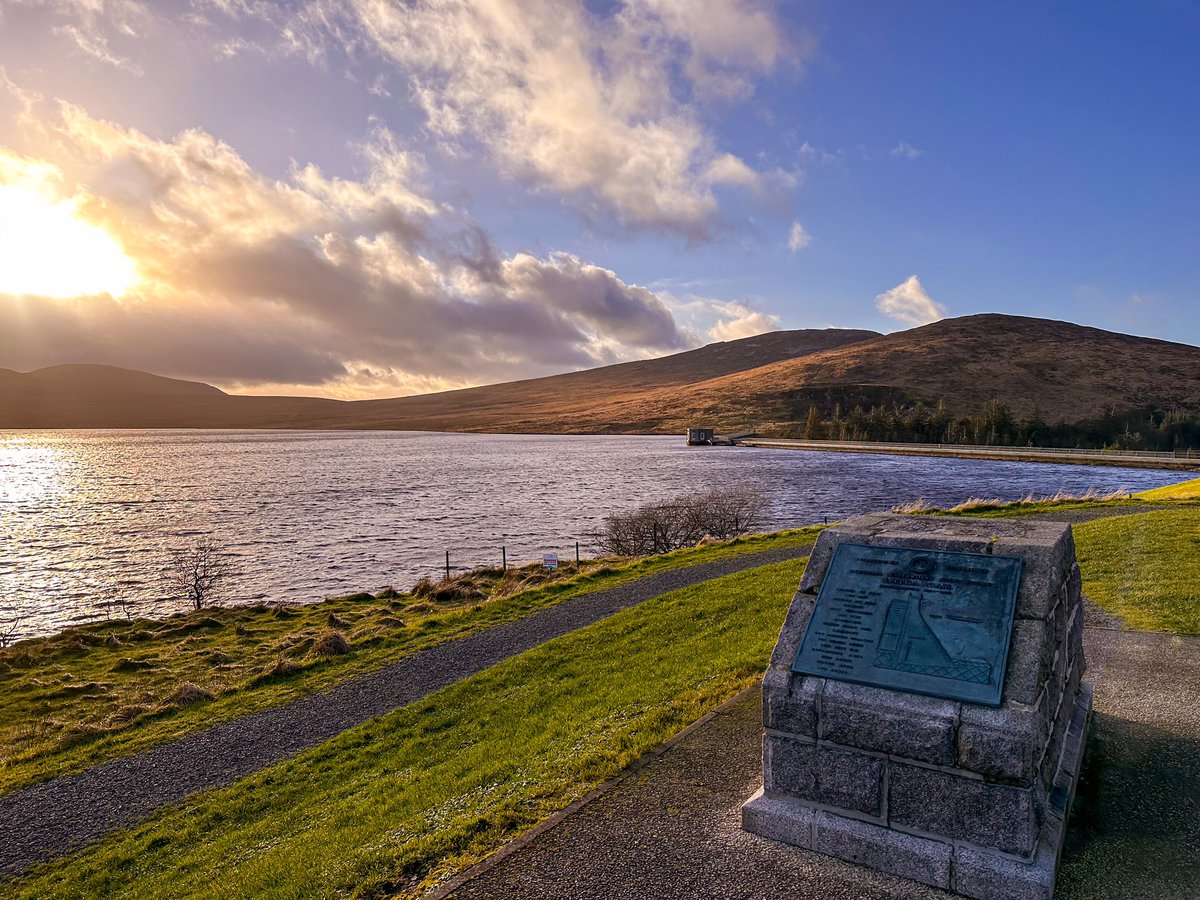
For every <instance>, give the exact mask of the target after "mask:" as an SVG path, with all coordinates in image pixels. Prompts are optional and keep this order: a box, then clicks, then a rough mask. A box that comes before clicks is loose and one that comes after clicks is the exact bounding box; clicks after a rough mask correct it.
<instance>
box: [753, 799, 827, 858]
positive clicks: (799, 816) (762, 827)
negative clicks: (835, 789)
mask: <svg viewBox="0 0 1200 900" xmlns="http://www.w3.org/2000/svg"><path fill="white" fill-rule="evenodd" d="M812 821H813V810H812V808H811V807H808V806H804V805H803V804H801V803H797V802H796V801H794V800H788V799H787V798H786V797H769V796H767V795H766V793H765V792H763V791H761V790H760V791H759V792H758V793H757V794H755V795H754V796H753V797H751V798H750V799H749V800H747V801H746V802H745V803H743V804H742V828H744V829H745V830H746V831H749V832H752V833H753V834H758V835H762V836H763V837H765V838H769V839H770V840H772V841H779V842H780V843H781V844H791V845H792V846H793V847H804V848H805V849H808V848H811V847H812Z"/></svg>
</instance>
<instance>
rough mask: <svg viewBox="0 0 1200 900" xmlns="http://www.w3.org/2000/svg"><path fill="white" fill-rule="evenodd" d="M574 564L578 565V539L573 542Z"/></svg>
mask: <svg viewBox="0 0 1200 900" xmlns="http://www.w3.org/2000/svg"><path fill="white" fill-rule="evenodd" d="M575 565H577V566H578V565H579V541H576V542H575Z"/></svg>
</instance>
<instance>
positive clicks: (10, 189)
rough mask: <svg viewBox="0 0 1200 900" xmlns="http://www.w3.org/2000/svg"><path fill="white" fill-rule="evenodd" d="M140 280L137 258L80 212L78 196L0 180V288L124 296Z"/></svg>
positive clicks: (63, 295)
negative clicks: (68, 197)
mask: <svg viewBox="0 0 1200 900" xmlns="http://www.w3.org/2000/svg"><path fill="white" fill-rule="evenodd" d="M136 281H137V268H136V267H135V266H134V264H133V260H131V259H130V258H129V257H128V256H126V255H125V251H124V250H123V249H122V248H121V245H120V244H119V243H118V242H117V241H116V239H114V238H113V236H112V235H110V234H109V233H108V232H107V231H105V230H104V229H102V228H98V227H97V226H95V225H93V224H91V223H90V222H87V221H85V220H83V219H82V218H80V217H79V215H78V212H77V210H76V203H75V201H73V200H59V199H55V198H52V197H50V196H48V195H47V193H46V192H44V191H42V190H39V189H38V188H37V187H35V186H32V185H24V184H6V185H2V184H0V294H35V295H37V296H41V297H59V298H66V297H82V296H87V295H90V294H109V295H111V296H113V297H120V296H122V295H123V294H124V293H125V292H126V291H127V290H129V288H130V287H132V286H133V284H134V283H135V282H136Z"/></svg>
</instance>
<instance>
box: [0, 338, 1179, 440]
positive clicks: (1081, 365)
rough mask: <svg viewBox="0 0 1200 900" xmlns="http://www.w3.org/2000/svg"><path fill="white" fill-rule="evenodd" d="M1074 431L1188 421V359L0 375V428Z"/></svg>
mask: <svg viewBox="0 0 1200 900" xmlns="http://www.w3.org/2000/svg"><path fill="white" fill-rule="evenodd" d="M994 397H999V398H1001V399H1003V400H1005V401H1006V402H1007V403H1008V404H1009V405H1010V407H1011V408H1012V411H1013V412H1014V414H1017V415H1021V414H1024V413H1027V412H1029V411H1031V410H1032V409H1033V408H1035V407H1036V409H1037V410H1038V412H1039V413H1040V414H1041V416H1042V417H1043V418H1044V419H1046V420H1047V421H1059V420H1062V421H1066V422H1074V421H1078V420H1082V419H1085V418H1089V417H1094V416H1096V415H1099V414H1100V413H1101V412H1102V411H1103V410H1104V409H1105V408H1112V409H1117V410H1141V409H1177V410H1183V411H1187V412H1189V413H1197V412H1200V348H1197V347H1193V346H1191V345H1188V344H1178V343H1173V342H1170V341H1161V340H1156V339H1152V338H1143V337H1134V336H1131V335H1125V334H1119V333H1116V332H1109V331H1103V330H1101V329H1098V328H1089V327H1085V326H1081V325H1074V324H1071V323H1068V322H1057V321H1052V320H1047V319H1035V318H1026V317H1019V316H1006V315H999V314H985V315H977V316H966V317H962V318H957V319H945V320H942V321H940V322H935V323H933V324H932V325H925V326H922V327H919V328H913V329H910V330H908V331H902V332H896V333H893V334H889V335H881V334H878V333H876V332H871V331H860V330H852V329H824V330H800V331H780V332H773V333H770V334H764V335H758V336H755V337H750V338H743V339H741V340H736V341H729V342H725V343H718V344H710V345H708V346H706V347H701V348H699V349H696V350H689V351H686V352H683V353H677V354H673V355H670V356H665V357H661V358H658V359H649V360H640V361H636V362H630V363H621V364H618V365H613V366H605V367H602V368H598V369H589V370H584V371H579V372H569V373H566V374H562V375H551V376H547V377H545V378H536V379H529V380H525V381H514V382H508V383H505V384H496V385H487V386H483V387H476V388H468V389H464V390H457V391H447V392H442V393H437V394H422V395H418V396H413V397H399V398H394V399H387V400H357V401H342V400H326V399H320V398H311V397H254V396H238V395H231V394H227V393H225V392H223V391H221V390H219V389H217V388H215V387H212V386H210V385H206V384H202V383H198V382H192V381H181V380H177V379H172V378H164V377H161V376H157V375H151V374H148V373H145V372H135V371H132V370H128V369H120V368H115V367H111V366H94V365H74V366H72V365H64V366H53V367H50V368H46V369H39V370H37V371H35V372H30V373H27V374H22V373H18V372H14V371H11V370H8V369H0V428H177V427H187V428H314V429H322V428H333V429H358V428H361V429H398V430H430V431H482V432H524V433H639V432H640V433H652V432H680V431H681V430H682V429H683V428H686V427H687V426H688V425H693V424H704V425H712V426H714V427H717V428H719V429H720V428H735V427H740V426H744V425H748V424H754V423H768V422H786V421H793V422H794V421H797V420H800V419H802V418H803V417H804V415H805V413H806V412H807V410H808V408H809V407H810V406H812V405H816V406H818V407H821V408H828V407H830V406H831V405H833V404H839V405H841V406H842V407H843V408H844V409H848V408H850V407H852V406H853V405H863V406H864V407H869V406H871V405H875V404H881V405H890V404H899V405H911V404H912V403H915V402H917V401H921V402H924V403H926V404H928V405H932V404H934V403H937V402H938V401H939V400H943V401H945V403H946V404H947V406H948V407H949V408H950V409H951V410H952V411H953V412H954V413H955V414H957V415H966V414H975V413H977V412H979V411H980V410H981V409H982V408H983V406H984V405H985V404H986V403H987V401H988V400H990V399H992V398H994Z"/></svg>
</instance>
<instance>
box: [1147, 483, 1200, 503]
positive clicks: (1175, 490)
mask: <svg viewBox="0 0 1200 900" xmlns="http://www.w3.org/2000/svg"><path fill="white" fill-rule="evenodd" d="M1134 496H1135V497H1137V498H1138V499H1140V500H1148V501H1150V502H1152V503H1157V502H1159V501H1162V500H1200V478H1193V479H1192V480H1191V481H1181V482H1180V483H1178V484H1168V485H1166V486H1165V487H1160V488H1154V489H1153V490H1150V491H1142V492H1141V493H1140V494H1134Z"/></svg>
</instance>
